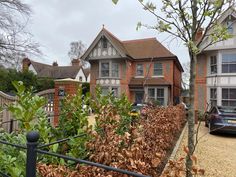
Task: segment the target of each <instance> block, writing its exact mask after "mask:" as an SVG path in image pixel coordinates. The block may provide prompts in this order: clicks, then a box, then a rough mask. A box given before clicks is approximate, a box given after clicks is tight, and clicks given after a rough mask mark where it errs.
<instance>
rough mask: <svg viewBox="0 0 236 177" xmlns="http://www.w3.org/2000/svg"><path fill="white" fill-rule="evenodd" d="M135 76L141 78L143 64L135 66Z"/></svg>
mask: <svg viewBox="0 0 236 177" xmlns="http://www.w3.org/2000/svg"><path fill="white" fill-rule="evenodd" d="M136 75H137V76H143V64H137V68H136Z"/></svg>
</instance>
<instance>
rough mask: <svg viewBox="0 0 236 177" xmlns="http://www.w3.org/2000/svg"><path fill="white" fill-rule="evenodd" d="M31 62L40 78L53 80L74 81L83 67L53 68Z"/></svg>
mask: <svg viewBox="0 0 236 177" xmlns="http://www.w3.org/2000/svg"><path fill="white" fill-rule="evenodd" d="M30 62H31V64H32V66H33V68H34V69H35V71H36V72H37V75H38V76H39V77H48V78H53V79H63V78H72V79H74V78H75V77H76V75H77V74H78V72H79V70H80V69H81V66H51V65H47V64H43V63H39V62H35V61H32V60H30Z"/></svg>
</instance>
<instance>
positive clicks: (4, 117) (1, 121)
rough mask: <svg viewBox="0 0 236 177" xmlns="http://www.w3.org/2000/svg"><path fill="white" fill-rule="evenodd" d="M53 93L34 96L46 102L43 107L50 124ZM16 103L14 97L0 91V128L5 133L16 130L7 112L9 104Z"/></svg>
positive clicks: (15, 124)
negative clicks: (44, 99)
mask: <svg viewBox="0 0 236 177" xmlns="http://www.w3.org/2000/svg"><path fill="white" fill-rule="evenodd" d="M54 93H55V89H48V90H44V91H41V92H38V93H36V95H38V96H42V97H45V98H46V100H47V104H46V105H45V107H44V110H45V111H46V112H47V114H48V121H49V122H50V123H53V115H54V113H53V105H54ZM16 101H17V97H16V96H10V95H8V94H5V93H3V92H2V91H0V107H1V108H3V110H0V128H3V129H4V130H5V131H7V132H10V131H12V130H16V129H17V127H18V126H17V121H11V120H14V117H13V115H12V114H11V113H10V111H8V110H7V105H9V104H10V103H14V102H16Z"/></svg>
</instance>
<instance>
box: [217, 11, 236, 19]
mask: <svg viewBox="0 0 236 177" xmlns="http://www.w3.org/2000/svg"><path fill="white" fill-rule="evenodd" d="M229 15H232V16H233V17H234V18H236V10H235V8H234V7H229V8H228V9H226V10H225V11H224V12H223V13H222V14H221V16H220V17H219V18H218V19H217V22H218V23H222V22H223V21H224V20H225V19H226V18H227V17H228V16H229Z"/></svg>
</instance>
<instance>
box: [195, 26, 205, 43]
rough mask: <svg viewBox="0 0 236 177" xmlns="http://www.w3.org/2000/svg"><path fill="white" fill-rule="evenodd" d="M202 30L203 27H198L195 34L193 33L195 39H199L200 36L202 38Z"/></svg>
mask: <svg viewBox="0 0 236 177" xmlns="http://www.w3.org/2000/svg"><path fill="white" fill-rule="evenodd" d="M203 31H204V29H203V28H199V29H198V31H197V33H196V35H195V39H196V41H199V40H200V39H201V38H202V35H203Z"/></svg>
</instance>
